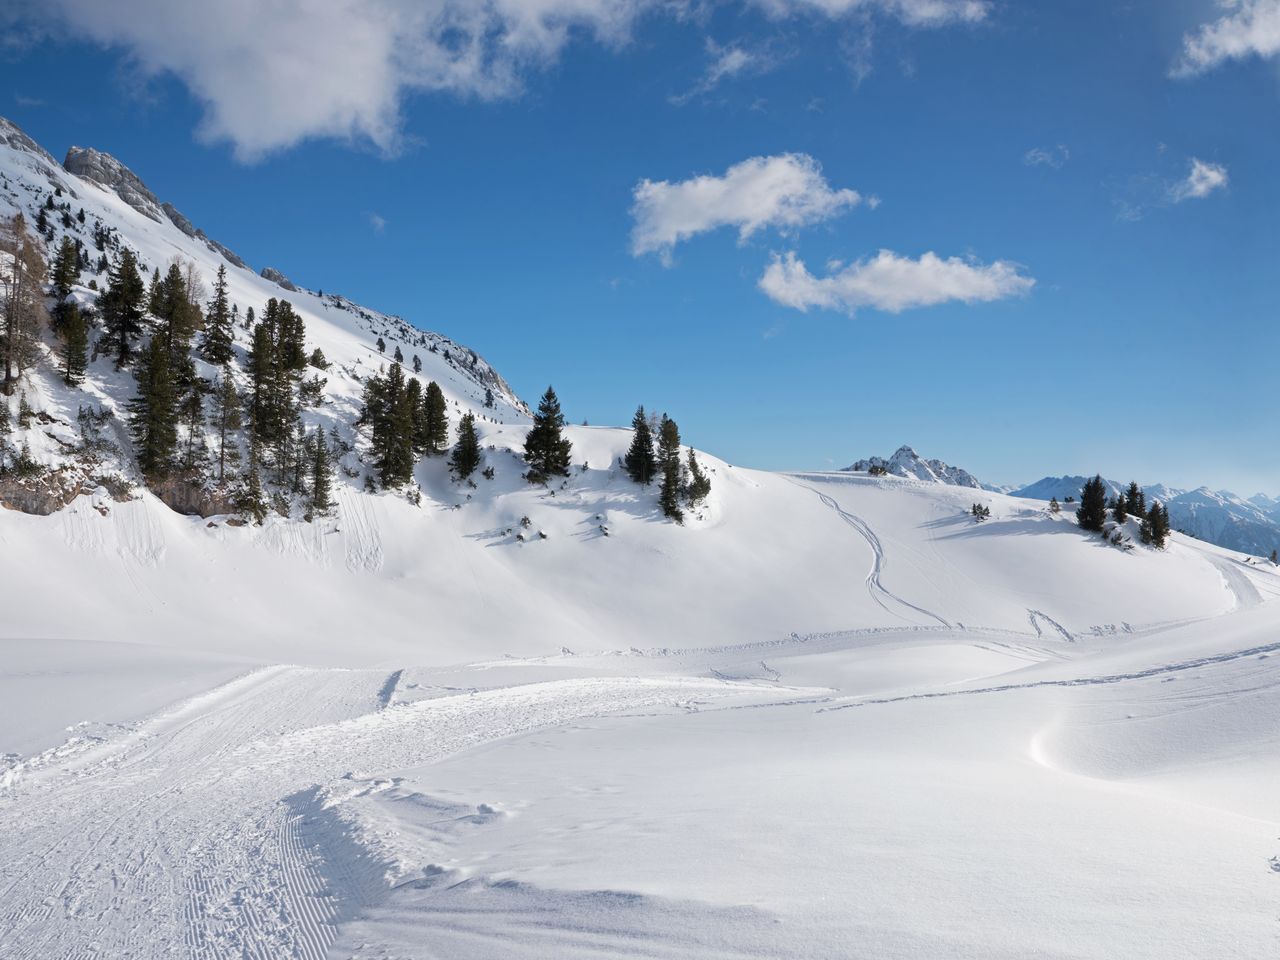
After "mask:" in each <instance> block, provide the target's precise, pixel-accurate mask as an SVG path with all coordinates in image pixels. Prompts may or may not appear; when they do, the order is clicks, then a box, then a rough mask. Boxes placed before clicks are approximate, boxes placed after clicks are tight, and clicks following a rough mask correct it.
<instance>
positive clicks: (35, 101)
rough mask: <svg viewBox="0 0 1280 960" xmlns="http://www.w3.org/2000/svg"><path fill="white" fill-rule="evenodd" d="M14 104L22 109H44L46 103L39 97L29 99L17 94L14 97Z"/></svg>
mask: <svg viewBox="0 0 1280 960" xmlns="http://www.w3.org/2000/svg"><path fill="white" fill-rule="evenodd" d="M13 102H14V103H16V104H17V105H18V106H20V107H43V106H44V101H43V100H41V99H40V98H39V97H28V96H24V95H23V94H21V93H15V94H14V95H13Z"/></svg>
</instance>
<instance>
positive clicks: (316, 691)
mask: <svg viewBox="0 0 1280 960" xmlns="http://www.w3.org/2000/svg"><path fill="white" fill-rule="evenodd" d="M386 682H387V675H386V674H385V673H374V672H368V671H345V670H311V669H305V668H291V667H274V668H270V669H266V670H262V671H258V672H255V673H253V674H250V675H248V676H246V677H245V678H243V679H241V680H237V681H235V682H233V683H231V684H228V685H226V686H225V687H222V688H220V689H218V690H216V691H214V692H212V693H211V694H208V695H206V696H202V697H199V698H196V699H195V700H193V701H192V702H190V703H188V704H186V705H185V706H183V707H180V708H179V709H177V710H174V711H172V712H170V713H168V714H164V715H161V716H159V717H157V718H156V719H155V720H153V721H151V722H150V723H148V724H146V725H144V726H143V727H142V728H140V729H138V730H137V731H135V732H133V733H131V734H129V735H127V736H125V737H123V738H121V739H120V740H119V741H116V742H108V743H104V744H101V745H99V746H97V747H95V748H93V749H91V750H87V751H84V752H81V753H78V754H75V755H73V756H71V757H69V758H56V757H55V758H50V760H49V762H47V763H40V764H33V765H31V766H30V768H29V769H26V770H20V771H16V775H13V776H11V777H10V782H9V784H8V789H7V790H6V791H5V792H4V794H3V796H0V955H3V956H4V957H5V958H6V960H26V958H32V960H34V958H41V960H43V958H48V957H54V956H72V955H79V954H80V952H81V951H83V950H85V949H86V948H87V947H88V946H89V945H93V946H95V947H96V949H97V950H98V951H99V952H100V955H103V956H117V957H130V958H145V957H153V956H155V957H159V956H168V955H171V953H172V951H173V949H174V948H175V947H176V946H177V945H179V944H181V945H182V952H183V953H184V954H185V955H187V956H192V957H211V958H212V957H230V956H236V957H240V956H253V957H259V956H260V957H272V958H277V957H281V958H282V957H299V958H312V957H321V956H324V953H325V950H326V949H327V947H328V945H329V944H330V943H331V942H332V940H333V938H334V935H335V931H336V926H335V925H336V924H337V923H339V922H341V921H342V920H343V919H344V918H346V917H350V916H352V915H354V913H355V912H357V911H358V910H359V909H360V908H361V907H363V906H364V905H365V904H366V903H368V902H370V901H371V900H373V899H376V898H378V897H379V896H381V895H382V894H383V893H385V889H384V885H383V884H382V882H381V874H380V870H379V868H378V865H377V864H374V863H370V862H367V860H366V861H362V860H361V859H360V855H359V852H358V851H354V852H353V851H352V850H350V849H349V843H348V841H347V840H345V839H344V838H343V837H342V836H338V835H334V831H332V830H329V831H326V830H325V829H323V827H324V822H323V821H321V822H317V819H316V818H317V816H318V815H319V812H318V810H317V804H316V802H315V798H316V797H317V794H315V791H314V789H313V786H314V785H315V784H317V783H319V784H322V785H323V784H327V783H330V782H333V781H337V780H339V779H341V778H343V777H344V776H352V775H354V776H360V775H363V774H364V772H367V771H378V770H388V769H396V768H399V767H403V766H408V765H412V764H421V763H427V762H431V761H434V760H438V759H440V758H442V757H444V756H447V755H449V754H451V753H455V752H457V751H459V750H463V749H466V748H469V747H474V746H477V745H479V744H482V743H485V742H487V741H490V740H494V739H497V738H501V737H508V736H511V735H514V734H518V733H522V732H525V731H528V730H531V729H536V728H539V727H546V726H549V725H556V724H564V723H568V722H571V721H578V720H582V719H585V718H590V717H596V716H601V715H605V714H610V713H619V712H624V711H632V712H635V711H640V712H645V711H654V710H659V711H660V710H669V709H672V708H676V709H678V708H680V707H681V706H682V705H687V704H692V703H696V702H700V701H706V700H711V699H717V698H723V697H727V696H744V695H745V696H757V697H758V696H759V695H760V694H761V691H760V690H758V689H753V688H751V687H747V686H743V685H735V684H729V683H724V682H721V681H716V680H692V679H688V680H681V679H678V678H673V679H668V680H643V679H623V680H608V679H586V680H579V681H562V682H559V683H550V684H536V685H532V686H522V687H515V688H511V689H501V690H495V691H489V692H481V693H476V694H473V695H466V696H457V697H449V698H444V699H438V700H431V701H425V702H421V703H416V704H412V705H404V706H394V707H390V708H387V709H380V708H381V707H382V706H383V703H384V702H385V700H384V698H385V696H386V694H385V686H386ZM772 692H773V691H768V693H769V694H772ZM331 826H334V825H332V824H331ZM335 829H336V827H335Z"/></svg>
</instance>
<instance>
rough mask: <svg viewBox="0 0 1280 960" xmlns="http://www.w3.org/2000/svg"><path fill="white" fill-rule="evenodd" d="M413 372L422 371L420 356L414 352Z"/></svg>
mask: <svg viewBox="0 0 1280 960" xmlns="http://www.w3.org/2000/svg"><path fill="white" fill-rule="evenodd" d="M413 372H414V373H421V372H422V358H421V357H420V356H418V355H417V354H416V353H415V354H414V355H413Z"/></svg>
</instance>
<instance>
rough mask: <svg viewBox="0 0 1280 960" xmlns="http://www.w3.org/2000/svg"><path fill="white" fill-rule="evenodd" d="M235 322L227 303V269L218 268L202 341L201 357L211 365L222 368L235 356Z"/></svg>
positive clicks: (206, 314) (222, 265) (224, 267)
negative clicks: (233, 346)
mask: <svg viewBox="0 0 1280 960" xmlns="http://www.w3.org/2000/svg"><path fill="white" fill-rule="evenodd" d="M233 325H234V320H233V319H232V315H231V308H230V306H229V305H228V302H227V267H226V264H220V265H219V266H218V277H217V279H216V280H215V281H214V282H213V299H211V300H210V301H209V308H208V310H207V311H206V312H205V321H204V334H203V336H202V337H201V340H200V355H201V356H203V357H204V358H205V359H206V360H208V361H209V362H210V363H212V364H215V365H217V366H219V367H220V366H222V365H223V364H224V363H227V362H228V361H230V360H231V357H232V356H233V351H232V345H233V344H234V343H235V329H234V326H233Z"/></svg>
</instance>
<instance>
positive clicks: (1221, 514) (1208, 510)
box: [1010, 477, 1280, 557]
mask: <svg viewBox="0 0 1280 960" xmlns="http://www.w3.org/2000/svg"><path fill="white" fill-rule="evenodd" d="M1087 479H1088V478H1087V477H1045V478H1044V479H1042V480H1038V481H1036V482H1035V483H1033V484H1030V485H1029V486H1026V487H1022V488H1020V489H1018V490H1014V491H1012V492H1011V494H1010V495H1011V496H1014V497H1023V498H1026V499H1028V500H1049V499H1051V498H1053V497H1057V498H1058V500H1059V502H1064V501H1065V500H1066V498H1067V497H1073V498H1075V499H1076V500H1079V499H1080V489H1081V487H1083V486H1084V484H1085V481H1086V480H1087ZM1103 483H1104V484H1105V485H1106V488H1107V496H1109V497H1113V496H1115V495H1116V494H1118V493H1120V492H1122V491H1123V490H1125V489H1126V488H1127V487H1128V484H1127V483H1119V482H1117V481H1114V480H1107V479H1105V478H1104V479H1103ZM1143 493H1144V494H1145V495H1146V498H1147V500H1148V501H1153V500H1158V501H1160V503H1162V504H1164V506H1165V507H1166V508H1168V510H1169V521H1170V523H1171V524H1172V525H1173V528H1174V529H1175V530H1180V531H1182V532H1183V533H1186V534H1188V535H1190V536H1193V537H1195V538H1197V539H1199V540H1205V541H1207V542H1208V543H1213V544H1217V545H1218V546H1220V547H1226V548H1227V549H1229V550H1238V551H1240V552H1241V553H1251V554H1254V555H1256V556H1263V557H1265V556H1269V555H1270V554H1271V551H1273V550H1276V549H1280V504H1278V503H1277V501H1276V500H1275V499H1273V498H1272V497H1268V496H1266V495H1265V494H1261V493H1260V494H1257V495H1256V496H1254V497H1251V498H1250V499H1248V500H1245V499H1243V498H1242V497H1238V496H1236V495H1235V494H1234V493H1232V492H1231V491H1229V490H1217V491H1214V490H1210V489H1209V488H1208V487H1199V488H1198V489H1195V490H1179V489H1177V488H1174V487H1167V486H1165V485H1164V484H1162V483H1155V484H1151V485H1149V486H1144V487H1143Z"/></svg>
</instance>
